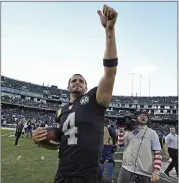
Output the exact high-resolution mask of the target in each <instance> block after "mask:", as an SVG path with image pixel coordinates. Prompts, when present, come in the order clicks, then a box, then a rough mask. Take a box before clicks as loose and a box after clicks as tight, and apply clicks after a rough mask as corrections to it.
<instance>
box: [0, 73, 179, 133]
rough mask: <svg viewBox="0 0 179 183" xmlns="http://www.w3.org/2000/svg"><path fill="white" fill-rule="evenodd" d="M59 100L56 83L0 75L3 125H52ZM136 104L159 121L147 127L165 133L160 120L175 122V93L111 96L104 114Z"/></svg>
mask: <svg viewBox="0 0 179 183" xmlns="http://www.w3.org/2000/svg"><path fill="white" fill-rule="evenodd" d="M61 101H62V105H64V104H65V103H66V102H68V92H67V90H62V89H59V88H58V87H57V86H43V85H42V86H40V85H36V84H32V83H28V82H24V81H19V80H15V79H11V78H8V77H5V76H1V103H2V104H1V108H2V112H1V123H2V125H3V126H7V125H8V124H13V123H16V122H17V121H19V120H21V119H23V118H25V119H26V120H30V121H31V122H39V121H45V122H47V123H48V124H50V125H53V123H55V114H56V111H57V110H58V108H59V104H60V103H61ZM115 106H116V107H115ZM137 108H138V109H141V108H142V109H145V108H146V110H147V111H148V112H149V113H151V116H152V119H153V120H154V121H155V122H156V121H159V122H160V123H151V127H152V128H153V129H155V130H156V131H157V133H158V134H160V135H165V134H166V133H168V126H169V124H166V125H163V124H162V121H163V120H165V122H166V121H167V120H168V121H171V120H173V121H175V124H176V123H177V119H178V98H177V96H169V97H166V96H165V97H164V96H163V97H161V96H155V97H137V96H113V97H112V100H111V105H110V107H109V110H107V111H106V115H107V116H115V117H118V116H124V115H127V114H129V113H130V112H131V110H133V109H135V110H136V109H137ZM158 111H160V112H158Z"/></svg>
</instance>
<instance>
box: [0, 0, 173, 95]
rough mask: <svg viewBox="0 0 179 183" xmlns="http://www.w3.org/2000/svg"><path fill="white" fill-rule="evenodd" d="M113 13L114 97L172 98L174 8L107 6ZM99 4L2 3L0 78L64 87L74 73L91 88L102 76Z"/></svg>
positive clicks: (148, 4)
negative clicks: (114, 29)
mask: <svg viewBox="0 0 179 183" xmlns="http://www.w3.org/2000/svg"><path fill="white" fill-rule="evenodd" d="M107 5H109V6H111V7H113V8H114V9H115V10H116V11H117V12H118V14H119V15H118V20H117V23H116V39H117V40H116V42H117V48H118V58H119V66H118V73H117V75H116V82H115V87H114V94H115V95H131V93H132V77H131V74H130V73H132V72H134V73H135V74H134V77H133V81H134V83H133V84H134V88H133V93H134V94H136V93H137V95H138V96H139V95H140V75H142V79H141V95H142V96H148V95H149V75H148V73H152V74H150V81H151V84H150V87H151V89H150V93H151V96H162V95H163V96H173V95H177V4H176V3H172V2H158V3H157V2H115V3H112V2H109V3H107ZM102 7H103V3H102V2H91V3H87V2H80V3H77V2H73V3H72V2H55V3H50V2H45V3H44V2H40V3H37V2H36V3H35V2H24V3H15V2H13V3H7V2H6V3H2V10H1V16H2V17H1V27H2V28H1V35H2V38H1V39H2V40H1V41H2V42H1V46H2V75H5V76H9V77H11V78H16V79H19V80H24V81H29V82H32V83H37V84H42V83H45V85H47V84H48V83H49V85H57V86H59V88H62V89H65V88H66V86H67V82H68V79H69V78H70V77H71V76H72V75H73V74H74V73H81V74H82V75H84V77H85V78H86V79H87V82H88V88H89V89H91V88H93V87H94V86H96V85H97V84H98V82H99V80H100V78H101V77H102V75H103V66H102V62H103V60H102V59H103V55H104V50H105V34H104V30H103V28H102V26H101V24H100V21H99V17H98V15H97V13H96V12H97V10H98V9H102Z"/></svg>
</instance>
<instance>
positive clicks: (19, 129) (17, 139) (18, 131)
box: [15, 121, 24, 146]
mask: <svg viewBox="0 0 179 183" xmlns="http://www.w3.org/2000/svg"><path fill="white" fill-rule="evenodd" d="M23 128H24V125H23V123H22V121H21V122H19V123H18V124H17V126H16V133H15V137H16V139H15V146H19V144H18V142H19V138H20V136H21V134H22V130H23Z"/></svg>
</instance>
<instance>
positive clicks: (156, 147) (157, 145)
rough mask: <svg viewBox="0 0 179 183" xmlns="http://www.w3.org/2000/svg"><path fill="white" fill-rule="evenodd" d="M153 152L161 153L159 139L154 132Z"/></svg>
mask: <svg viewBox="0 0 179 183" xmlns="http://www.w3.org/2000/svg"><path fill="white" fill-rule="evenodd" d="M152 150H153V151H161V145H160V142H159V137H158V135H157V133H156V132H155V131H153V134H152Z"/></svg>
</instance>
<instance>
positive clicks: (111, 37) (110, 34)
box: [96, 5, 118, 107]
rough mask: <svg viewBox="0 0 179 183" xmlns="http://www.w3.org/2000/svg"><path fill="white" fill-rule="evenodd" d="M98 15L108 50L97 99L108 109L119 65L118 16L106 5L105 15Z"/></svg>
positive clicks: (99, 12)
mask: <svg viewBox="0 0 179 183" xmlns="http://www.w3.org/2000/svg"><path fill="white" fill-rule="evenodd" d="M98 15H99V16H100V20H101V24H102V25H103V27H104V28H105V34H106V50H105V54H104V60H103V65H104V75H103V77H102V78H101V80H100V82H99V85H98V89H97V93H96V99H97V102H98V104H100V105H102V106H104V107H107V106H108V105H109V103H110V101H111V97H112V93H113V87H114V81H115V76H116V71H117V64H118V58H117V48H116V39H115V28H114V26H115V23H116V20H117V15H118V14H117V13H116V11H115V10H113V9H112V8H110V7H108V6H106V5H104V7H103V13H102V12H101V11H100V10H98Z"/></svg>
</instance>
